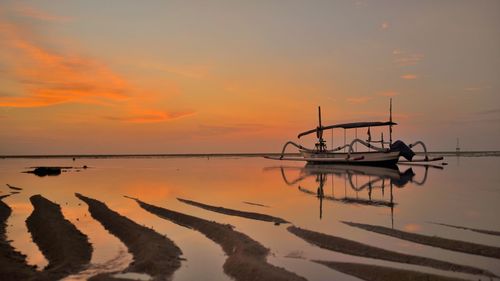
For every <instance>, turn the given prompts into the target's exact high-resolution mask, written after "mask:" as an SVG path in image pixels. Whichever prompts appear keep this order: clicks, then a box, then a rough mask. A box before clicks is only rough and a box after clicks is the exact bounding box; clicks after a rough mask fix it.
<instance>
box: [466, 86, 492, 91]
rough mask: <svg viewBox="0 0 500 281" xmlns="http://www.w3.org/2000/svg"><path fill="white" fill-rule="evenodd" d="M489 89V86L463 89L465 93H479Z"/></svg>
mask: <svg viewBox="0 0 500 281" xmlns="http://www.w3.org/2000/svg"><path fill="white" fill-rule="evenodd" d="M490 88H491V87H490V86H486V87H479V86H475V87H466V88H464V91H466V92H479V91H482V90H486V89H490Z"/></svg>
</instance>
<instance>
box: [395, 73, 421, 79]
mask: <svg viewBox="0 0 500 281" xmlns="http://www.w3.org/2000/svg"><path fill="white" fill-rule="evenodd" d="M399 77H400V78H401V79H404V80H415V79H417V75H415V74H404V75H401V76H399Z"/></svg>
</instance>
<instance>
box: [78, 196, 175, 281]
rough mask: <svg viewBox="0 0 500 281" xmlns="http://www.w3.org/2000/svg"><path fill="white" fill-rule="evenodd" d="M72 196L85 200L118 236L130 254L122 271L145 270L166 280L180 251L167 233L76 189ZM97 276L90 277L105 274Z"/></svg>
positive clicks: (139, 271) (105, 225) (98, 218)
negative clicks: (158, 231)
mask: <svg viewBox="0 0 500 281" xmlns="http://www.w3.org/2000/svg"><path fill="white" fill-rule="evenodd" d="M76 197H78V198H79V199H81V200H82V201H84V202H85V203H87V205H88V206H89V212H90V214H91V215H92V217H93V218H94V219H96V220H97V221H99V222H100V223H101V224H102V225H103V226H104V228H106V230H108V231H109V232H110V233H111V234H113V235H114V236H116V237H117V238H118V239H120V240H121V241H122V242H123V243H124V244H125V245H126V246H127V247H128V249H129V251H130V252H131V253H132V255H133V256H134V262H132V263H131V264H130V266H129V267H128V268H127V269H126V270H125V271H126V272H138V273H146V274H148V275H150V276H152V277H153V279H154V280H169V279H170V278H171V276H172V274H173V273H174V272H175V271H176V270H177V269H178V268H179V267H180V266H181V262H180V255H181V254H182V252H181V250H180V249H179V247H177V245H175V244H174V242H172V241H171V240H170V239H168V238H167V237H165V236H163V235H161V234H159V233H157V232H155V231H154V230H152V229H150V228H147V227H144V226H141V225H139V224H137V223H135V222H134V221H132V220H130V219H128V218H127V217H124V216H122V215H120V214H118V213H117V212H115V211H113V210H111V209H109V208H108V207H107V206H106V204H104V203H102V202H100V201H97V200H95V199H92V198H89V197H85V196H83V195H81V194H78V193H77V194H76ZM99 278H101V279H98V278H97V277H96V278H94V279H98V280H106V279H105V278H108V277H106V276H100V277H99ZM108 279H109V278H108Z"/></svg>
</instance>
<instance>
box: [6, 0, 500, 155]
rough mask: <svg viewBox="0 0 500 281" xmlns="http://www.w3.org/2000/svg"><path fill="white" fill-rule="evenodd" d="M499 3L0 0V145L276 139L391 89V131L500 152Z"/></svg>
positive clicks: (109, 146)
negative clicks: (318, 116)
mask: <svg viewBox="0 0 500 281" xmlns="http://www.w3.org/2000/svg"><path fill="white" fill-rule="evenodd" d="M499 11H500V3H498V2H497V1H480V2H471V1H440V2H439V3H434V2H427V1H410V2H405V3H399V2H394V1H339V2H333V1H331V2H330V1H327V2H323V1H311V2H303V1H290V2H287V5H286V6H284V5H283V3H282V2H280V1H262V2H260V1H257V2H251V3H235V2H233V1H215V2H210V1H166V2H165V1H158V2H156V1H154V2H148V3H147V4H144V3H138V2H136V1H116V2H114V1H111V2H106V4H103V3H101V2H100V1H83V2H79V3H75V2H67V1H36V2H31V1H22V2H19V1H3V2H2V4H0V43H1V44H0V85H1V86H2V87H1V88H0V130H1V131H2V137H1V138H0V154H3V155H6V154H71V153H189V152H195V153H197V152H207V153H210V152H269V151H278V150H279V149H280V147H281V144H282V143H284V142H285V141H286V140H288V139H295V136H296V134H297V133H298V132H300V131H303V130H306V129H310V128H313V127H314V126H315V125H316V122H317V121H316V110H317V106H318V105H321V106H322V108H323V119H324V120H325V121H324V122H325V123H333V122H349V121H367V120H370V121H371V120H373V121H376V120H377V121H378V120H385V119H387V114H388V112H387V111H388V100H389V97H392V98H393V100H394V112H395V114H394V117H395V120H396V121H397V122H398V123H400V126H398V127H397V128H396V129H395V136H396V137H395V138H402V139H404V140H408V141H411V140H416V139H422V140H424V141H426V142H427V143H429V144H430V146H431V148H432V149H434V150H443V149H444V150H450V149H451V150H453V149H454V146H455V142H456V138H457V137H459V138H460V141H461V144H462V147H463V149H466V150H467V149H470V150H481V149H500V107H499V104H500V95H499V94H498V93H497V91H498V88H499V86H500V85H499V83H500V79H498V78H499V76H498V75H499V73H500V30H499V29H498V26H500V15H499V13H500V12H499ZM364 133H365V132H363V134H364ZM335 134H336V135H335V140H337V143H336V145H338V144H340V142H341V139H342V132H336V133H335ZM377 134H378V133H377ZM304 142H305V143H306V144H309V143H311V140H305V141H304Z"/></svg>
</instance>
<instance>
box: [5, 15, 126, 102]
mask: <svg viewBox="0 0 500 281" xmlns="http://www.w3.org/2000/svg"><path fill="white" fill-rule="evenodd" d="M30 35H31V34H30V33H29V31H28V30H25V29H23V28H21V27H20V26H17V25H15V24H12V23H9V22H0V39H2V40H4V41H5V42H6V44H3V45H2V47H0V51H2V52H4V54H6V55H7V56H6V60H5V61H4V64H5V66H6V67H7V68H8V70H9V71H8V73H10V74H9V75H10V78H11V80H13V81H16V82H17V83H18V84H19V85H20V86H21V88H22V89H23V95H11V96H1V97H0V106H4V107H39V106H48V105H54V104H61V103H67V102H80V103H97V104H102V103H106V102H110V101H123V100H125V99H127V98H128V97H129V95H128V94H127V90H128V89H129V88H130V85H128V83H127V81H125V79H123V78H122V77H120V76H119V75H117V74H116V73H114V72H113V71H111V70H110V69H109V68H108V67H107V66H106V65H105V64H104V63H102V62H100V61H98V60H95V59H91V58H88V57H85V56H81V55H78V54H63V53H60V52H56V51H54V50H50V49H49V48H46V47H44V46H43V45H42V44H40V43H38V42H36V41H35V40H34V37H35V36H30Z"/></svg>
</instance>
